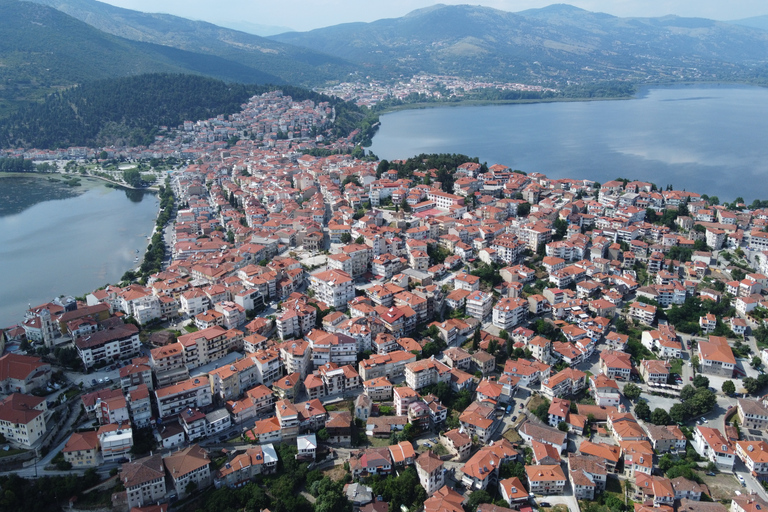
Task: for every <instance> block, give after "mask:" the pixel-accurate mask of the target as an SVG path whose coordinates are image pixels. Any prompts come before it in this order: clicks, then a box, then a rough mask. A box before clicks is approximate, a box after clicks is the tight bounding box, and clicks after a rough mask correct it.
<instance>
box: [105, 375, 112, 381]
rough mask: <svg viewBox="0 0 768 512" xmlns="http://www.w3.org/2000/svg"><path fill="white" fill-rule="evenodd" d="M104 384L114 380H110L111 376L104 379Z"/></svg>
mask: <svg viewBox="0 0 768 512" xmlns="http://www.w3.org/2000/svg"><path fill="white" fill-rule="evenodd" d="M104 382H112V379H110V378H109V376H107V377H104Z"/></svg>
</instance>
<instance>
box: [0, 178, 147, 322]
mask: <svg viewBox="0 0 768 512" xmlns="http://www.w3.org/2000/svg"><path fill="white" fill-rule="evenodd" d="M157 210H158V206H157V199H156V196H155V195H154V194H151V193H144V192H136V191H132V190H119V189H111V188H107V187H105V186H104V185H103V182H100V181H95V180H83V186H81V187H75V188H70V187H67V186H66V185H63V184H61V183H60V182H51V181H49V180H48V178H47V177H45V176H39V175H33V176H21V177H20V176H2V175H0V269H2V273H1V274H0V275H2V279H1V280H0V283H1V284H0V327H6V326H8V325H12V324H15V323H18V322H20V321H21V320H22V318H23V315H24V311H25V309H26V308H27V307H28V305H29V304H30V303H31V304H32V305H33V306H35V305H38V304H41V303H43V302H47V301H50V300H51V299H53V298H54V297H57V296H59V295H75V296H78V295H84V294H86V293H89V292H91V291H93V290H94V289H95V288H98V287H99V286H103V285H105V284H107V283H115V282H117V281H118V280H119V279H120V277H121V276H122V275H123V273H124V272H125V271H126V270H129V269H130V268H133V267H136V266H138V263H135V262H134V258H135V257H136V256H141V258H143V257H144V249H145V248H146V245H147V243H148V240H147V236H148V235H149V234H150V233H152V230H153V227H154V220H155V217H156V216H157ZM137 249H138V250H139V251H140V254H137V253H136V250H137Z"/></svg>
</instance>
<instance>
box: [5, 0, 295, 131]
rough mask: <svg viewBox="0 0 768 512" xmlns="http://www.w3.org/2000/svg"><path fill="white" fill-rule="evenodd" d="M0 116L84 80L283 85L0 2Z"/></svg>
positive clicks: (41, 9)
mask: <svg viewBox="0 0 768 512" xmlns="http://www.w3.org/2000/svg"><path fill="white" fill-rule="evenodd" d="M0 34H2V37H0V116H3V115H6V114H8V113H9V112H11V111H13V110H14V109H16V108H18V107H19V106H20V105H24V104H25V103H29V102H32V101H36V100H39V99H41V98H42V97H44V96H45V95H46V94H48V93H50V92H52V91H55V90H57V89H61V88H64V87H70V86H72V85H75V84H78V83H82V82H84V81H86V80H98V79H101V78H108V77H118V76H127V75H136V74H140V73H153V72H154V73H156V72H166V73H182V72H183V73H199V74H204V75H208V76H213V77H215V78H219V79H222V80H231V81H239V82H244V83H284V80H282V79H281V78H278V77H276V76H274V75H270V74H268V73H265V72H263V71H261V70H259V69H256V68H253V67H248V66H246V65H244V64H241V63H238V62H233V61H230V60H227V59H225V58H222V57H219V56H214V55H201V54H196V53H193V52H191V51H187V50H182V49H177V48H171V47H168V46H161V45H156V44H150V43H142V42H135V41H129V40H127V39H122V38H120V37H115V36H112V35H109V34H106V33H104V32H101V31H99V30H97V29H95V28H93V27H91V26H90V25H87V24H86V23H83V22H82V21H79V20H76V19H75V18H72V17H70V16H67V15H66V14H64V13H61V12H59V11H57V10H56V9H53V8H51V7H47V6H44V5H38V4H33V3H30V2H18V1H16V0H0Z"/></svg>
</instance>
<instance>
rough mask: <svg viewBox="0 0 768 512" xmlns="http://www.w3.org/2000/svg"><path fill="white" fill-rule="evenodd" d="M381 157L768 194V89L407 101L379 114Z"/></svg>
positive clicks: (748, 195) (376, 142) (728, 195)
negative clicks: (447, 156) (463, 160)
mask: <svg viewBox="0 0 768 512" xmlns="http://www.w3.org/2000/svg"><path fill="white" fill-rule="evenodd" d="M370 149H371V151H373V152H374V153H375V154H376V155H378V156H379V158H386V159H388V160H392V159H399V158H408V157H411V156H414V155H417V154H419V153H463V154H466V155H468V156H473V157H474V156H476V157H478V158H479V159H480V161H481V162H487V163H488V164H489V165H491V164H495V163H500V164H504V165H508V166H510V167H512V168H513V169H520V170H522V171H526V172H534V171H538V172H542V173H544V174H546V175H547V176H550V177H553V178H588V179H593V180H597V181H600V182H605V181H608V180H611V179H614V178H617V177H625V178H634V179H639V180H643V181H650V182H653V183H656V184H658V185H659V186H662V187H663V186H666V185H667V184H672V185H674V186H675V188H679V189H686V190H693V191H696V192H699V193H705V194H708V195H716V196H718V197H719V198H720V199H721V200H733V199H735V198H736V197H738V196H742V197H743V198H744V199H746V200H747V202H748V203H749V202H751V201H752V200H753V199H756V198H760V199H768V179H766V178H768V89H765V88H759V87H749V86H738V85H696V86H674V87H660V88H652V89H645V90H643V91H642V93H641V94H640V96H639V97H638V98H636V99H632V100H625V101H593V102H572V103H537V104H524V105H489V106H482V107H454V108H432V109H422V110H406V111H401V112H395V113H392V114H387V115H385V116H382V118H381V129H380V130H379V132H378V133H377V134H376V136H375V137H374V139H373V145H372V146H371V148H370Z"/></svg>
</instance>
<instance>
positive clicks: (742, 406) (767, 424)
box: [738, 398, 768, 430]
mask: <svg viewBox="0 0 768 512" xmlns="http://www.w3.org/2000/svg"><path fill="white" fill-rule="evenodd" d="M738 414H739V423H740V424H741V427H742V428H748V429H758V430H766V429H768V407H767V406H766V404H765V400H759V401H758V400H750V399H748V398H740V399H739V400H738Z"/></svg>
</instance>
